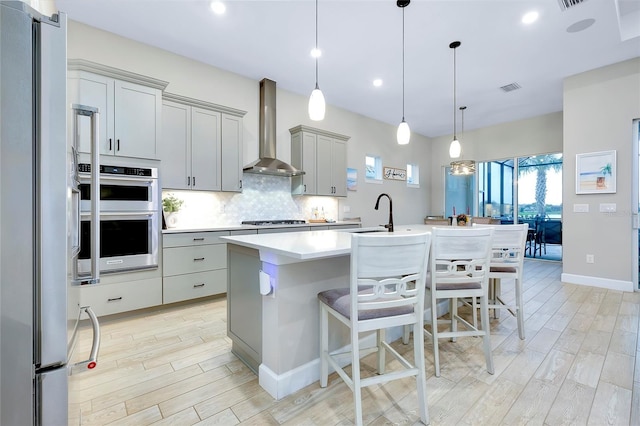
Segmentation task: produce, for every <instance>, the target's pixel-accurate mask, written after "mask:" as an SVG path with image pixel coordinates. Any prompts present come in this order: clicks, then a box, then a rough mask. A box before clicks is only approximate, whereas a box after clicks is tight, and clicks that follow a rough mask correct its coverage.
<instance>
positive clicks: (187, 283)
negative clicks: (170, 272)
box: [162, 269, 227, 303]
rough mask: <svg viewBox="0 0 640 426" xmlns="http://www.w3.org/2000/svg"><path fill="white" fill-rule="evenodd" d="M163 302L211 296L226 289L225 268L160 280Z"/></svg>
mask: <svg viewBox="0 0 640 426" xmlns="http://www.w3.org/2000/svg"><path fill="white" fill-rule="evenodd" d="M162 288H163V290H162V292H163V293H162V300H163V303H173V302H180V301H181V300H189V299H195V298H197V297H205V296H212V295H214V294H221V293H225V292H226V291H227V270H226V269H218V270H217V271H206V272H196V273H194V274H184V275H178V276H174V277H165V278H164V279H163V280H162Z"/></svg>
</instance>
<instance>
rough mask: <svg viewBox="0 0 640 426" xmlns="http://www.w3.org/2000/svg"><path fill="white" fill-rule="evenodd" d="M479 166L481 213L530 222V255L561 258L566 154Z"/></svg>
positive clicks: (509, 160)
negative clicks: (563, 163) (563, 173)
mask: <svg viewBox="0 0 640 426" xmlns="http://www.w3.org/2000/svg"><path fill="white" fill-rule="evenodd" d="M477 169H478V176H477V179H478V214H479V215H480V216H490V217H494V218H499V219H500V221H501V223H528V224H529V237H528V238H527V253H526V254H527V256H530V257H539V258H543V259H552V260H561V259H562V154H561V153H556V154H544V155H535V156H529V157H520V158H516V159H515V160H514V159H507V160H499V161H488V162H484V163H478V168H477ZM514 188H517V193H516V194H515V195H516V196H515V197H514ZM516 212H517V213H516Z"/></svg>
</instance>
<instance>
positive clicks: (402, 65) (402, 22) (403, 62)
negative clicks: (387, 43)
mask: <svg viewBox="0 0 640 426" xmlns="http://www.w3.org/2000/svg"><path fill="white" fill-rule="evenodd" d="M402 121H404V7H403V8H402Z"/></svg>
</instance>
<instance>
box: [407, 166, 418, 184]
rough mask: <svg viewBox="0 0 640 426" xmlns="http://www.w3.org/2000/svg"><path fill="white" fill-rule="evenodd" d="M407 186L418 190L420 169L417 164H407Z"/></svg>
mask: <svg viewBox="0 0 640 426" xmlns="http://www.w3.org/2000/svg"><path fill="white" fill-rule="evenodd" d="M407 186H408V187H409V188H420V167H419V166H418V165H417V164H407Z"/></svg>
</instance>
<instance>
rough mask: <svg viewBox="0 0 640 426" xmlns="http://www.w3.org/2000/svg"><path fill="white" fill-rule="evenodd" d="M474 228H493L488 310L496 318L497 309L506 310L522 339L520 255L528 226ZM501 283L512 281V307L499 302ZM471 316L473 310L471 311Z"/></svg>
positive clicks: (521, 264)
mask: <svg viewBox="0 0 640 426" xmlns="http://www.w3.org/2000/svg"><path fill="white" fill-rule="evenodd" d="M474 226H475V227H476V228H483V227H491V228H493V245H492V248H491V251H492V254H491V262H490V267H489V309H493V310H494V311H493V312H494V317H496V318H497V317H498V312H499V309H507V310H508V311H509V312H510V313H511V315H513V316H515V317H516V318H517V319H518V335H519V337H520V339H522V340H524V339H525V333H524V302H523V299H522V293H523V291H524V290H523V287H522V274H523V269H524V252H525V245H526V241H527V234H528V230H529V224H527V223H522V224H518V225H498V226H495V225H474ZM502 280H514V283H515V285H514V287H515V304H507V303H505V301H504V300H503V299H502V295H501V285H502V283H501V282H502ZM474 314H475V310H474Z"/></svg>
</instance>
